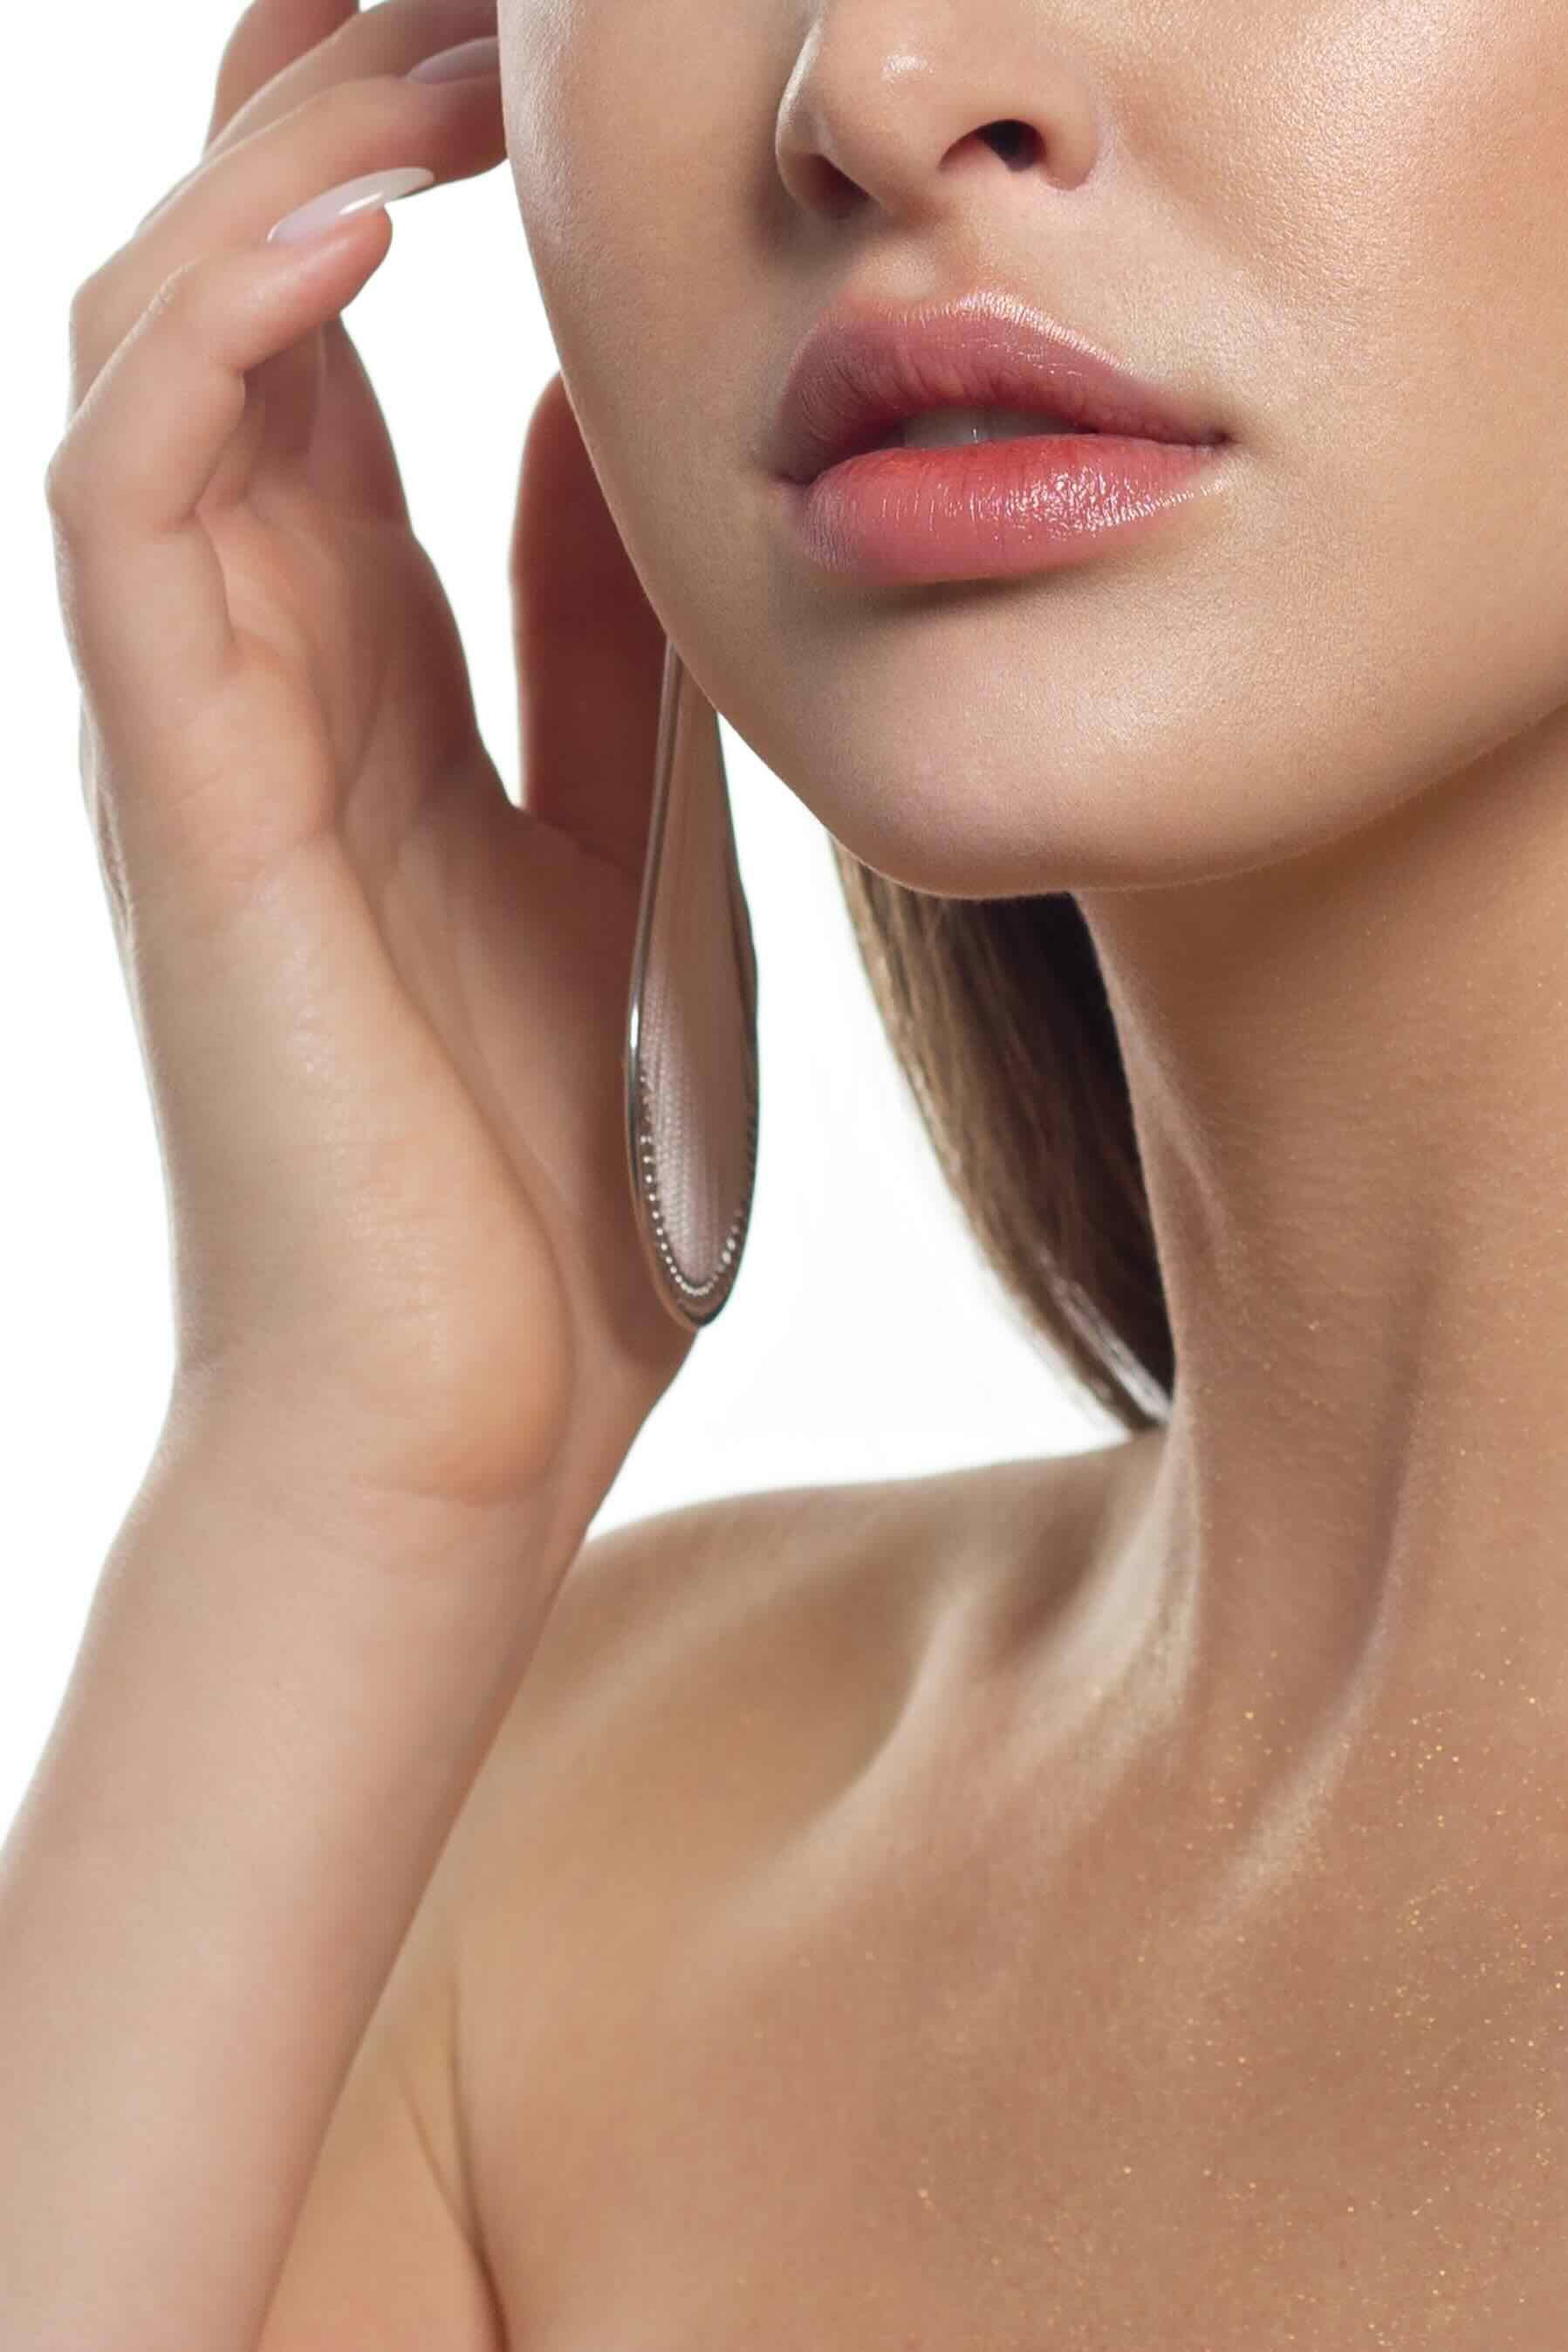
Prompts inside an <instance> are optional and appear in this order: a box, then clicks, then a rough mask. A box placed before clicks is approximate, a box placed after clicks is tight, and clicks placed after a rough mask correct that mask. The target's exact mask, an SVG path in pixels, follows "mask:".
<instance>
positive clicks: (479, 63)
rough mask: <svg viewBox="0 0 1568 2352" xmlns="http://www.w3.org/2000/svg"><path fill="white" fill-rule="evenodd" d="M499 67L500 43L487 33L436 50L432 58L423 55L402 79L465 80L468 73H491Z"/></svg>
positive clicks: (498, 69)
mask: <svg viewBox="0 0 1568 2352" xmlns="http://www.w3.org/2000/svg"><path fill="white" fill-rule="evenodd" d="M500 70H501V44H500V42H499V41H498V40H497V37H496V36H495V34H494V33H486V34H485V35H484V36H483V37H481V38H480V39H479V40H477V41H459V42H458V44H457V47H455V49H437V50H436V52H435V55H434V57H433V58H421V59H420V61H419V63H418V65H416V66H415V67H414V68H413V71H412V72H411V73H409V74H407V75H405V76H404V79H405V80H408V81H465V80H466V79H468V77H469V75H470V74H493V73H499V72H500Z"/></svg>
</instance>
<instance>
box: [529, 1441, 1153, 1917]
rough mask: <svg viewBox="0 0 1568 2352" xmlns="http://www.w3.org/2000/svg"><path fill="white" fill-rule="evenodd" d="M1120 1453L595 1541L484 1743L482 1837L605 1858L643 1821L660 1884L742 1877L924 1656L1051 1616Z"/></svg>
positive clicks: (872, 1487)
mask: <svg viewBox="0 0 1568 2352" xmlns="http://www.w3.org/2000/svg"><path fill="white" fill-rule="evenodd" d="M1128 1450H1129V1449H1127V1448H1126V1447H1125V1445H1124V1444H1115V1445H1111V1446H1106V1447H1100V1448H1096V1449H1093V1450H1092V1451H1091V1452H1086V1453H1081V1454H1063V1455H1059V1456H1053V1457H1045V1458H1040V1459H1033V1458H1030V1459H1019V1460H1016V1461H1008V1462H998V1463H985V1464H981V1465H976V1466H974V1467H966V1468H961V1469H957V1470H951V1471H942V1472H936V1473H932V1474H928V1475H920V1476H915V1477H904V1478H894V1479H886V1480H873V1481H866V1482H846V1483H842V1484H838V1485H821V1486H791V1487H778V1488H770V1489H768V1490H766V1491H764V1492H760V1493H751V1494H743V1495H734V1496H723V1497H719V1498H716V1499H712V1500H707V1501H703V1502H698V1503H692V1504H687V1505H684V1506H680V1507H675V1508H673V1509H670V1510H666V1511H663V1512H660V1513H658V1514H656V1515H654V1516H653V1517H647V1518H643V1519H637V1520H633V1521H631V1522H628V1523H626V1524H624V1525H622V1526H621V1527H618V1528H612V1529H610V1530H608V1531H606V1532H603V1533H601V1534H600V1535H598V1536H596V1537H594V1538H591V1541H590V1542H589V1543H588V1544H586V1545H585V1546H584V1548H583V1550H582V1552H581V1553H580V1556H579V1558H578V1559H577V1561H576V1562H575V1563H574V1564H573V1567H572V1568H571V1570H570V1573H569V1574H568V1576H567V1578H566V1579H565V1580H564V1582H563V1584H562V1587H561V1590H560V1592H559V1596H558V1598H557V1601H556V1603H555V1606H554V1608H553V1609H552V1611H551V1613H550V1616H549V1620H548V1622H547V1623H546V1626H545V1629H544V1633H543V1634H542V1636H541V1638H540V1641H539V1644H538V1649H537V1650H536V1652H535V1654H534V1656H533V1659H532V1660H531V1662H530V1664H529V1665H528V1671H527V1673H526V1675H525V1676H524V1678H523V1681H522V1683H521V1685H519V1688H518V1691H517V1696H516V1698H515V1700H514V1701H513V1704H512V1706H511V1708H510V1710H509V1712H508V1716H507V1722H506V1724H505V1726H504V1727H503V1729H502V1732H501V1734H500V1736H499V1738H498V1739H497V1746H496V1752H495V1754H494V1756H493V1758H492V1761H491V1766H490V1768H489V1772H490V1778H491V1779H492V1780H493V1781H494V1782H495V1784H496V1788H497V1792H498V1796H499V1801H500V1803H501V1804H502V1806H503V1808H504V1815H505V1826H504V1827H497V1823H496V1822H491V1824H490V1825H489V1826H490V1829H491V1831H492V1832H494V1833H496V1834H498V1835H500V1836H502V1837H503V1838H504V1837H507V1836H511V1837H517V1838H519V1839H520V1838H522V1837H523V1836H524V1835H525V1834H526V1836H527V1838H528V1841H529V1843H530V1848H531V1852H532V1854H533V1856H534V1857H535V1858H536V1859H537V1857H538V1854H539V1853H540V1852H541V1851H542V1849H543V1847H545V1846H547V1845H548V1844H549V1842H550V1840H551V1838H552V1836H553V1835H555V1834H558V1833H559V1835H562V1836H567V1835H570V1837H571V1838H572V1839H574V1840H575V1841H577V1842H578V1847H579V1850H580V1842H581V1840H582V1839H583V1838H584V1836H585V1835H587V1834H589V1833H591V1832H592V1831H597V1832H599V1833H601V1835H602V1837H603V1839H604V1841H605V1845H604V1847H603V1848H601V1853H606V1854H607V1853H608V1850H609V1845H610V1843H611V1842H612V1841H613V1842H614V1843H615V1844H616V1846H617V1847H619V1846H620V1845H622V1844H623V1843H624V1842H625V1839H626V1834H627V1832H628V1829H629V1828H630V1827H631V1826H632V1824H633V1823H635V1825H636V1827H637V1829H638V1831H639V1832H645V1831H646V1830H647V1829H648V1828H649V1827H650V1826H651V1825H652V1822H651V1816H652V1815H653V1813H654V1812H660V1813H662V1814H663V1815H664V1820H665V1823H666V1826H667V1827H668V1830H669V1832H670V1836H669V1838H668V1840H665V1841H661V1843H660V1847H659V1853H660V1864H661V1867H663V1868H664V1869H665V1870H666V1871H667V1872H668V1873H670V1874H672V1875H677V1874H681V1873H684V1872H695V1871H699V1870H701V1869H705V1868H710V1867H716V1868H720V1869H722V1868H723V1867H725V1866H726V1864H727V1862H729V1861H731V1860H735V1861H739V1860H741V1859H742V1858H743V1856H744V1853H745V1850H746V1847H747V1843H748V1842H750V1841H752V1840H755V1839H756V1838H758V1837H766V1836H768V1835H769V1834H771V1833H783V1832H787V1830H788V1828H789V1822H790V1819H791V1817H792V1816H793V1815H794V1814H797V1813H799V1812H800V1811H801V1810H802V1809H810V1807H811V1806H812V1805H814V1804H817V1803H819V1802H821V1801H823V1800H824V1799H825V1798H827V1797H829V1796H831V1793H832V1792H833V1790H835V1789H836V1787H837V1786H839V1785H840V1784H841V1781H842V1780H843V1778H844V1776H845V1775H846V1774H848V1773H852V1771H853V1770H854V1769H856V1768H857V1766H858V1764H859V1763H860V1762H862V1761H863V1759H864V1756H865V1754H866V1753H867V1752H868V1750H869V1748H871V1747H873V1746H874V1745H875V1744H876V1743H877V1742H878V1741H879V1740H880V1739H881V1738H883V1737H884V1736H885V1734H886V1731H887V1729H888V1727H889V1725H890V1723H891V1721H892V1720H893V1718H894V1717H896V1715H897V1713H898V1711H899V1710H900V1708H901V1707H902V1706H903V1705H904V1701H905V1699H906V1697H907V1696H908V1694H909V1691H910V1689H911V1687H912V1685H914V1683H915V1679H916V1677H917V1675H918V1674H919V1673H920V1670H921V1667H922V1664H923V1662H924V1661H925V1659H926V1657H927V1656H928V1655H929V1654H930V1652H931V1650H932V1648H933V1645H934V1644H936V1643H941V1642H943V1641H946V1640H950V1639H956V1638H962V1636H961V1634H960V1633H959V1629H960V1628H961V1627H963V1628H968V1629H971V1630H973V1629H975V1628H977V1627H979V1626H981V1625H983V1624H984V1623H987V1622H991V1621H993V1620H994V1621H995V1622H998V1623H999V1622H1003V1621H1004V1620H1005V1619H1006V1617H1007V1615H1008V1613H1009V1611H1012V1612H1016V1610H1017V1608H1018V1607H1019V1591H1020V1589H1021V1590H1022V1591H1026V1592H1027V1594H1028V1596H1029V1601H1030V1605H1032V1606H1033V1607H1035V1608H1036V1609H1045V1608H1048V1607H1049V1606H1050V1605H1051V1603H1052V1602H1053V1601H1055V1600H1056V1599H1057V1598H1058V1597H1059V1596H1060V1593H1061V1591H1063V1590H1064V1589H1065V1588H1066V1587H1067V1586H1068V1585H1069V1584H1070V1583H1071V1580H1072V1578H1073V1577H1074V1576H1075V1574H1077V1573H1078V1571H1079V1570H1080V1568H1081V1566H1082V1561H1083V1559H1084V1557H1085V1555H1086V1553H1087V1551H1088V1550H1089V1549H1091V1548H1092V1538H1093V1531H1094V1528H1095V1527H1096V1526H1097V1525H1098V1523H1099V1519H1100V1517H1101V1514H1102V1512H1103V1505H1104V1497H1105V1496H1106V1493H1107V1491H1108V1486H1109V1483H1110V1480H1111V1476H1112V1474H1113V1471H1114V1468H1115V1466H1116V1465H1117V1464H1118V1462H1119V1461H1120V1460H1121V1459H1122V1458H1123V1456H1124V1454H1127V1452H1128ZM808 1732H809V1736H803V1733H808ZM568 1811H570V1822H571V1827H570V1832H568V1831H567V1829H566V1827H565V1823H566V1821H567V1816H568ZM595 1816H597V1818H596V1819H595V1818H594V1817H595ZM552 1824H555V1825H557V1827H556V1828H554V1829H552ZM650 1850H651V1849H649V1848H647V1847H644V1848H643V1851H644V1852H647V1851H650ZM518 1858H519V1861H520V1860H521V1859H522V1858H523V1857H522V1856H521V1855H520V1854H519V1857H518ZM530 1866H531V1865H530ZM669 1891H671V1892H673V1888H671V1889H670V1890H669ZM620 1892H621V1894H622V1895H624V1886H623V1885H622V1888H621V1890H620Z"/></svg>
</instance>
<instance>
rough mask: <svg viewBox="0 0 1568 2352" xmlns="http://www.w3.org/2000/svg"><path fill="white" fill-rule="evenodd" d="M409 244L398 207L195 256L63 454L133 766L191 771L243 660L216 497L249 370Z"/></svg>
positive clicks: (144, 320) (88, 592)
mask: <svg viewBox="0 0 1568 2352" xmlns="http://www.w3.org/2000/svg"><path fill="white" fill-rule="evenodd" d="M391 242H392V228H391V223H390V221H389V219H388V215H387V214H386V211H385V210H384V208H383V209H377V210H373V211H371V212H370V213H368V214H359V215H354V216H353V217H352V218H350V220H349V221H347V222H346V223H344V224H342V225H341V226H340V228H339V229H338V230H337V231H335V232H334V233H332V234H331V235H329V236H326V237H323V238H322V239H320V240H319V241H318V242H317V243H315V244H311V245H298V246H287V245H269V244H263V245H261V246H260V247H256V249H254V250H246V251H243V252H238V253H218V254H209V255H205V256H204V257H201V258H199V259H197V260H195V261H192V262H189V263H187V264H186V265H185V266H184V267H183V268H181V269H180V270H178V271H177V272H176V273H175V274H174V276H173V277H172V278H171V279H170V280H169V281H168V283H167V284H166V285H165V286H163V287H162V289H160V290H159V293H158V296H157V298H156V299H154V300H153V301H152V303H151V304H150V305H149V306H148V308H147V310H146V311H145V312H144V314H143V315H142V317H141V319H140V320H138V322H137V324H136V326H135V327H134V329H133V330H132V331H131V334H130V335H128V336H127V337H126V339H125V341H124V342H123V343H122V344H121V345H120V348H119V350H118V351H116V352H115V353H114V354H113V356H112V358H111V359H110V361H109V362H108V363H107V365H106V366H105V367H104V368H103V369H102V371H101V372H100V373H99V377H98V379H97V382H96V383H94V385H93V388H92V391H91V393H90V394H89V397H88V399H87V400H86V401H85V402H84V403H83V404H82V407H81V408H80V410H79V411H78V415H77V416H76V418H75V420H74V422H73V423H72V424H71V425H70V427H69V428H68V431H67V433H66V435H65V436H64V438H63V439H62V441H61V442H60V444H59V446H58V448H57V450H56V452H55V454H54V457H52V458H51V460H50V463H49V466H48V468H47V474H46V488H47V496H48V502H49V509H50V515H51V519H52V520H53V524H54V530H55V544H56V561H57V569H58V572H59V576H60V589H61V608H62V612H63V614H64V616H65V621H66V628H67V635H68V640H69V644H70V649H71V654H72V657H73V660H74V661H75V664H76V667H77V671H78V676H79V677H80V678H81V681H82V685H83V687H84V689H86V690H87V691H89V694H90V696H91V698H92V700H93V705H94V720H95V728H96V730H97V731H98V732H99V734H100V735H101V736H102V738H103V739H104V740H105V741H111V743H112V751H113V754H114V760H115V764H116V766H117V768H118V767H120V765H121V764H122V763H123V765H124V766H125V768H126V770H127V772H130V773H132V774H135V775H144V776H149V777H157V776H160V775H163V774H180V773H186V772H189V770H190V768H191V764H192V762H191V753H192V749H193V745H194V744H195V743H196V742H197V740H198V739H199V737H200V734H201V730H202V728H203V725H204V722H205V721H206V720H207V719H208V718H209V717H210V716H211V714H212V712H213V710H214V708H215V707H216V706H218V705H220V704H221V701H222V697H223V690H224V688H225V682H226V680H227V678H228V677H229V676H230V674H231V672H232V667H233V664H234V660H235V653H236V650H237V644H236V638H235V627H234V621H233V618H232V616H231V614H230V612H229V607H228V601H227V596H226V593H225V583H224V572H223V570H222V566H221V564H220V562H219V560H218V557H217V553H216V551H215V549H214V544H213V541H212V537H211V534H210V531H209V529H208V524H207V521H206V520H204V519H203V517H202V515H201V514H199V513H198V508H199V506H200V503H201V501H202V499H203V498H204V494H205V493H206V491H207V490H208V488H209V487H210V485H211V484H212V482H213V480H214V476H215V475H216V474H217V472H218V470H219V468H220V467H221V465H222V463H223V460H224V457H225V453H226V452H227V450H228V448H229V446H230V444H231V442H232V441H233V439H234V437H235V433H236V431H237V429H238V427H239V425H240V423H241V420H242V418H243V417H244V415H245V412H246V399H247V386H246V374H247V371H249V370H252V369H255V368H256V367H258V366H260V364H261V363H262V362H264V361H265V360H267V358H268V357H269V356H270V355H271V354H272V353H273V352H277V351H278V350H280V349H283V348H285V347H287V346H288V345H290V344H292V343H294V342H296V341H298V339H299V338H300V337H301V336H303V335H306V334H308V333H309V332H310V331H312V330H313V329H315V328H317V327H319V325H320V324H321V323H322V321H323V320H326V319H329V318H331V317H333V316H334V315H336V313H337V312H338V311H339V310H341V309H342V307H343V305H344V304H345V303H346V302H348V301H349V300H350V299H351V298H352V296H353V294H354V292H355V291H356V290H357V289H358V288H359V287H360V286H361V285H362V284H363V282H364V281H365V279H366V278H368V277H369V276H370V274H371V270H372V269H373V268H375V267H376V265H377V264H378V263H379V262H380V261H381V260H382V259H383V258H384V257H385V255H386V253H387V251H388V250H389V248H390V246H391Z"/></svg>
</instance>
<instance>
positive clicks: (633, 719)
mask: <svg viewBox="0 0 1568 2352" xmlns="http://www.w3.org/2000/svg"><path fill="white" fill-rule="evenodd" d="M509 570H510V584H511V593H512V609H513V625H514V635H515V640H516V648H517V680H518V693H519V699H520V703H521V709H522V719H523V728H522V744H521V765H522V799H523V805H524V807H525V808H526V809H527V810H528V814H530V815H531V816H537V817H538V818H540V819H541V820H542V821H543V822H544V823H545V824H551V825H554V826H556V827H557V828H558V830H559V831H560V832H562V833H566V834H570V835H571V836H572V837H573V839H575V840H578V841H580V842H582V843H583V844H584V845H586V846H588V847H589V848H591V849H594V850H597V851H598V852H599V853H600V854H601V856H605V857H608V858H610V859H612V861H613V863H614V864H615V865H617V866H620V867H621V869H622V871H623V872H624V873H627V874H629V875H631V876H632V877H633V878H634V879H635V878H636V877H640V875H641V873H642V870H643V856H644V853H645V850H646V846H647V838H648V818H649V814H650V811H651V809H652V805H653V753H654V750H655V747H656V741H657V736H658V724H659V696H660V689H661V687H662V685H663V679H664V627H663V625H662V624H661V622H660V620H659V618H658V615H657V614H656V613H655V612H654V611H653V606H652V605H651V604H649V602H648V599H647V597H646V596H645V594H644V593H643V585H642V583H641V581H640V580H639V579H638V577H637V573H636V572H635V570H634V569H633V567H632V560H631V558H630V557H629V556H628V554H627V552H626V549H625V545H624V543H623V541H622V538H621V534H620V531H619V530H617V529H616V526H615V521H614V519H613V517H612V514H611V512H610V509H609V508H608V507H607V506H606V505H605V503H604V499H603V496H602V494H601V490H600V488H599V481H598V478H597V476H596V475H595V473H594V470H593V467H592V464H591V460H590V457H589V454H588V451H587V448H586V446H584V443H583V440H582V436H581V435H580V432H579V430H578V425H577V418H576V416H575V415H574V414H573V411H572V407H571V404H570V400H569V399H568V397H567V393H566V386H565V383H564V381H563V379H562V378H561V377H560V376H559V374H558V375H555V376H552V377H551V379H550V381H549V383H548V384H547V385H546V386H545V389H544V391H543V393H542V394H540V396H539V399H538V403H537V404H536V406H535V408H534V413H533V415H532V417H531V418H530V419H529V422H528V434H527V436H526V438H525V441H524V446H523V460H522V468H521V478H520V482H519V487H518V493H517V512H516V520H515V523H514V528H513V533H512V543H511V550H510V556H509Z"/></svg>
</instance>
